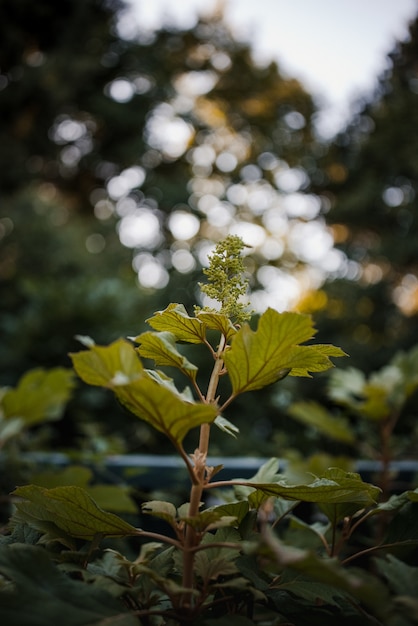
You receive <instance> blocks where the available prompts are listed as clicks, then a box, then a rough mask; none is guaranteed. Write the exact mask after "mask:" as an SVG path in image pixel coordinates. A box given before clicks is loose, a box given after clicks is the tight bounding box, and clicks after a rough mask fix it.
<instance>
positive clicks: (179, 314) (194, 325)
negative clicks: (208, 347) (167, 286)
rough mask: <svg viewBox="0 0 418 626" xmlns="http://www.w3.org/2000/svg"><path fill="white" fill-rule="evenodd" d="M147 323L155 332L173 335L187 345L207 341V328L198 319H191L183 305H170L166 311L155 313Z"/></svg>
mask: <svg viewBox="0 0 418 626" xmlns="http://www.w3.org/2000/svg"><path fill="white" fill-rule="evenodd" d="M147 322H148V324H149V325H150V326H151V327H152V328H153V329H154V330H159V331H163V332H165V331H168V332H170V333H172V334H173V335H174V336H175V337H176V339H177V341H185V342H186V343H204V341H205V326H204V325H203V323H202V322H201V321H200V320H199V319H198V318H197V317H190V315H188V313H187V311H186V309H185V307H184V305H183V304H176V303H172V304H169V305H168V307H167V308H166V309H164V311H157V312H156V313H154V316H153V317H150V318H149V319H147Z"/></svg>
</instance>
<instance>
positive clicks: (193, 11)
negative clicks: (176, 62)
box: [129, 0, 418, 136]
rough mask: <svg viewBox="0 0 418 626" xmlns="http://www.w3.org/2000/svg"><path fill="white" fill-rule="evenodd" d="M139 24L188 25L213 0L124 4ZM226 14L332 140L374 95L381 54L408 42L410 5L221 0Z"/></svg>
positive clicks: (411, 0)
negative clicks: (303, 97) (314, 107)
mask: <svg viewBox="0 0 418 626" xmlns="http://www.w3.org/2000/svg"><path fill="white" fill-rule="evenodd" d="M129 3H130V4H131V5H132V7H133V9H134V13H135V15H136V17H137V19H138V21H139V23H140V24H141V25H142V26H143V27H145V28H153V27H154V28H156V27H158V26H159V25H160V24H161V22H162V20H164V19H165V20H168V19H170V20H173V21H175V22H176V23H178V24H180V25H182V26H187V25H189V26H192V25H193V22H194V20H195V19H196V15H197V13H198V12H200V13H205V12H208V11H210V10H211V9H212V8H214V7H215V6H216V5H217V4H219V0H177V2H175V3H174V2H172V1H170V0H152V1H151V2H150V1H149V0H129ZM224 4H225V17H226V20H227V22H228V23H229V25H230V27H231V29H232V31H233V32H234V34H235V35H236V36H238V37H241V38H244V39H245V40H247V41H249V42H251V44H252V46H253V50H254V54H255V56H256V57H258V58H263V59H266V58H267V59H274V60H276V61H278V63H279V67H280V69H281V71H282V72H283V73H284V74H285V75H287V76H292V77H294V78H298V79H299V80H301V82H302V83H303V84H304V85H305V86H306V87H307V89H308V91H309V92H310V93H311V94H312V95H313V96H314V97H315V99H316V102H317V104H318V105H319V107H320V111H321V115H320V117H319V129H320V131H321V132H322V134H324V135H329V136H330V135H332V134H333V133H334V132H336V131H337V130H338V129H339V128H341V127H342V126H343V125H344V122H346V121H347V120H348V119H349V115H350V110H351V103H352V102H354V101H355V99H356V98H358V97H360V96H365V95H367V94H370V93H371V92H372V91H373V88H374V86H375V84H376V79H377V77H378V76H379V75H380V74H381V73H382V71H383V70H384V69H385V67H387V63H388V60H387V54H388V52H390V51H391V50H392V49H393V47H394V45H395V42H396V41H397V40H403V39H405V38H406V37H407V32H408V28H407V27H408V22H409V21H410V20H411V19H413V18H414V17H415V15H416V14H417V13H418V2H417V0H257V1H256V2H255V1H254V0H224Z"/></svg>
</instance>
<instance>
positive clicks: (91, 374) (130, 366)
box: [70, 339, 144, 388]
mask: <svg viewBox="0 0 418 626" xmlns="http://www.w3.org/2000/svg"><path fill="white" fill-rule="evenodd" d="M70 357H71V359H72V362H73V366H74V369H75V371H76V372H77V374H78V375H79V376H80V378H81V379H82V380H83V381H84V382H85V383H87V384H89V385H95V386H99V387H109V388H116V387H118V386H121V385H126V384H128V383H129V382H132V381H133V380H137V379H138V378H140V377H141V376H143V375H144V368H143V366H142V363H141V361H140V360H139V358H138V355H137V353H136V351H135V348H134V347H133V346H132V345H131V344H130V343H129V342H128V341H126V340H125V339H118V340H117V341H114V342H113V343H111V344H110V345H109V346H96V345H93V346H91V347H90V349H89V350H83V351H81V352H76V353H73V354H70Z"/></svg>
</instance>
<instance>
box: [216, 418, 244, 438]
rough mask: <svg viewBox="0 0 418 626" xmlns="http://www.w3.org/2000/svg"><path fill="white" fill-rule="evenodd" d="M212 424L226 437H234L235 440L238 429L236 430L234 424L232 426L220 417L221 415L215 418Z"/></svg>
mask: <svg viewBox="0 0 418 626" xmlns="http://www.w3.org/2000/svg"><path fill="white" fill-rule="evenodd" d="M214 424H215V426H217V427H218V428H219V429H220V430H222V431H223V432H224V433H226V434H227V435H231V437H234V438H235V439H236V438H237V435H238V434H239V428H237V426H235V424H232V422H230V421H229V420H227V419H226V418H225V417H222V415H218V416H217V418H216V420H215V421H214Z"/></svg>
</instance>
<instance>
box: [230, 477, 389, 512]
mask: <svg viewBox="0 0 418 626" xmlns="http://www.w3.org/2000/svg"><path fill="white" fill-rule="evenodd" d="M234 482H235V481H234ZM240 484H243V485H245V486H248V487H253V488H254V489H257V490H259V491H262V492H263V493H264V494H266V495H269V496H275V497H281V498H285V499H287V500H301V501H303V502H317V503H332V504H339V503H355V505H356V506H357V505H359V506H357V509H358V508H360V505H361V507H365V506H370V505H372V504H374V503H375V502H376V499H377V497H378V495H379V493H380V489H379V488H378V487H375V486H374V485H370V484H369V483H365V482H363V481H362V480H361V478H360V476H359V474H354V473H352V472H344V470H339V469H338V468H333V469H332V470H328V472H327V473H326V474H325V476H324V477H323V478H318V479H316V480H315V481H313V482H312V483H310V484H309V485H288V484H286V483H284V482H274V483H257V482H255V481H252V482H241V481H240Z"/></svg>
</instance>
